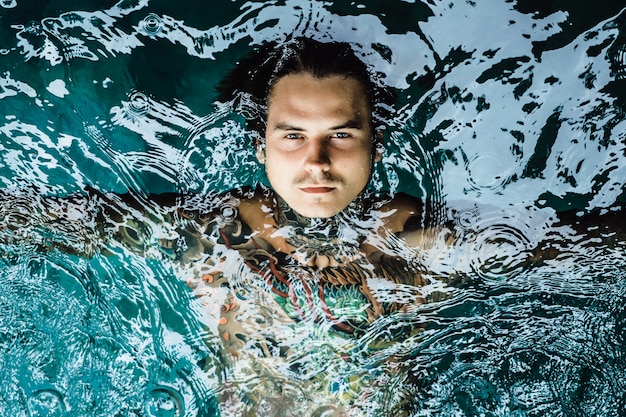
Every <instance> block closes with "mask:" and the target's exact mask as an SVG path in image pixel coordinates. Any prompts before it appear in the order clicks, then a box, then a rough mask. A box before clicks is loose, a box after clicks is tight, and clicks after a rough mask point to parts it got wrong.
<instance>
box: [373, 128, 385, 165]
mask: <svg viewBox="0 0 626 417" xmlns="http://www.w3.org/2000/svg"><path fill="white" fill-rule="evenodd" d="M373 145H374V162H380V160H381V159H383V152H384V150H385V147H384V146H383V131H382V130H380V129H376V131H375V132H374V143H373Z"/></svg>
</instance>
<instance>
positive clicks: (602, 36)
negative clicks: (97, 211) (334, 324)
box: [0, 0, 626, 416]
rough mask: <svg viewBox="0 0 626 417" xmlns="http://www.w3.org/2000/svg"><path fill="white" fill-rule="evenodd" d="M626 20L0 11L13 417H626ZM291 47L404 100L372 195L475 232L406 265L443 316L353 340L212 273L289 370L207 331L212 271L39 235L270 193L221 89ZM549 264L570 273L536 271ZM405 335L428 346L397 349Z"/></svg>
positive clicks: (112, 8) (313, 9) (5, 329)
mask: <svg viewBox="0 0 626 417" xmlns="http://www.w3.org/2000/svg"><path fill="white" fill-rule="evenodd" d="M625 8H626V3H625V2H623V1H615V0H613V1H609V0H603V1H595V2H585V1H521V0H520V1H505V0H494V1H490V2H486V1H483V2H478V1H461V0H453V1H446V2H440V1H424V2H410V1H401V0H396V1H388V2H363V3H358V2H348V1H339V2H323V1H309V2H307V1H289V0H286V1H257V2H243V1H231V0H220V1H214V2H208V1H205V2H201V1H176V2H172V1H147V0H144V1H140V0H137V1H120V2H114V1H108V2H102V1H99V2H95V1H80V2H76V1H72V2H70V1H37V2H35V1H25V0H0V27H1V30H0V69H1V71H0V109H1V110H0V155H1V156H2V157H1V158H0V186H1V188H2V189H3V190H8V191H6V192H5V193H4V194H3V195H2V198H3V206H2V213H0V214H1V216H2V226H3V229H2V233H3V234H2V241H1V242H0V243H1V253H2V261H1V265H2V266H1V268H0V306H1V307H2V308H1V309H0V311H2V313H0V369H1V371H0V415H3V416H214V415H215V416H216V415H223V416H230V415H232V416H239V415H244V414H243V413H244V411H243V410H244V409H255V411H249V413H250V415H254V414H253V413H256V415H300V416H302V415H319V416H322V415H332V414H331V411H330V410H331V405H338V404H341V405H342V406H343V407H344V409H345V410H347V411H346V414H347V415H355V416H360V415H368V416H402V415H407V416H409V415H410V416H431V415H436V416H478V415H484V416H621V415H625V414H624V413H626V382H625V381H626V365H625V364H626V360H625V358H624V355H625V353H626V346H625V343H626V342H625V340H626V339H625V338H626V334H625V331H626V309H625V307H624V306H625V300H626V284H625V282H626V281H625V280H624V273H625V272H626V269H625V268H626V260H625V257H624V253H625V251H624V244H623V243H622V242H623V240H620V239H617V240H614V239H613V237H614V232H616V230H617V229H616V227H621V224H622V223H623V220H622V219H623V212H622V211H620V210H619V209H618V208H619V207H620V206H621V205H622V204H623V203H624V200H625V199H626V195H625V184H626V171H625V170H626V149H625V148H626V146H625V141H626V121H625V120H624V109H625V106H626V102H625V101H624V97H626V95H625V93H626V84H625V83H626V81H625V80H626V23H625V19H626V15H625V14H624V13H626V11H624V10H625ZM291 34H295V35H307V36H311V37H314V38H317V39H322V40H331V39H333V40H340V41H349V42H352V43H353V44H354V45H355V49H356V50H357V52H358V53H359V54H360V55H362V57H363V59H364V61H365V62H366V63H367V64H368V65H370V66H371V67H372V68H375V69H376V71H378V72H380V82H384V83H386V84H388V85H391V86H393V87H395V88H397V89H398V93H399V103H398V109H397V111H396V113H395V116H394V118H393V120H390V121H389V122H390V126H391V129H389V131H388V132H387V140H388V141H387V146H386V150H385V154H384V157H383V161H382V163H381V164H379V166H377V171H376V174H375V176H374V182H373V184H372V187H373V188H378V189H387V190H391V191H401V192H405V193H409V194H412V195H414V196H417V197H422V198H424V199H427V200H428V201H430V202H432V207H433V210H432V212H431V213H430V214H429V219H428V221H429V222H431V223H433V224H436V223H438V222H439V221H443V220H445V219H451V220H453V221H454V222H455V224H456V226H457V228H458V229H459V230H461V231H462V232H463V233H462V235H461V237H460V238H459V240H458V242H457V244H456V245H455V246H453V247H445V246H444V245H441V244H440V243H441V242H438V241H436V242H435V244H433V246H432V247H429V248H417V249H416V248H412V249H410V248H409V249H407V248H404V249H402V250H400V249H398V248H396V250H398V253H399V254H401V255H403V256H406V259H407V260H412V261H413V260H415V262H417V263H419V266H420V268H421V270H422V272H423V274H424V277H425V278H426V279H428V280H429V282H430V287H427V288H428V289H429V290H432V291H443V292H447V293H449V297H447V299H446V300H445V301H439V302H433V303H429V304H424V305H423V306H420V307H419V308H418V309H417V310H415V311H412V312H411V314H407V315H392V316H390V317H387V318H382V319H381V320H378V321H376V322H375V323H374V324H373V325H372V327H371V329H369V331H368V332H367V333H366V334H364V335H363V336H362V337H359V338H356V339H354V338H346V337H343V336H341V335H338V334H337V333H336V332H335V333H333V332H332V331H329V329H328V328H324V327H323V326H318V325H316V324H315V323H309V322H306V321H305V322H302V323H291V322H283V321H282V316H281V315H280V314H278V313H276V312H267V311H265V310H266V307H265V300H264V298H263V297H265V296H266V295H264V293H263V290H262V288H260V287H259V285H256V284H255V282H256V281H255V277H254V274H252V273H251V272H250V271H249V269H246V267H245V266H244V265H243V263H242V261H241V259H240V258H239V257H237V256H236V254H233V253H231V252H228V251H225V252H223V253H215V254H214V258H213V259H211V262H212V263H213V264H214V265H215V266H216V267H217V266H219V267H220V268H221V270H222V271H223V272H225V273H226V274H227V275H229V276H231V278H232V279H234V280H235V281H236V282H237V283H238V285H239V286H240V288H248V289H249V291H250V294H249V295H247V297H244V298H245V299H246V302H247V304H246V305H247V308H248V310H247V311H248V312H247V313H246V314H247V315H248V316H249V318H250V319H251V320H253V321H254V320H257V319H258V320H257V322H258V321H259V320H261V319H260V318H262V320H266V321H267V323H266V324H267V326H266V328H270V329H271V331H268V332H269V333H264V332H265V331H266V330H262V331H261V330H260V331H259V334H260V335H262V336H264V337H265V336H267V337H268V338H270V337H271V338H272V340H273V341H274V343H275V344H276V346H278V347H279V348H280V347H286V348H289V349H291V351H290V352H291V353H290V355H289V356H288V357H287V358H286V359H284V358H283V359H284V360H283V362H280V361H278V362H276V361H274V359H275V358H274V357H273V356H272V355H269V357H263V355H260V354H259V353H258V352H256V351H254V350H253V349H251V350H250V351H249V352H244V353H243V354H242V355H241V357H240V358H239V361H235V362H230V361H229V359H228V358H226V357H225V356H223V353H221V352H220V350H219V340H218V335H217V334H216V331H215V326H214V325H213V324H212V322H211V320H212V319H213V318H214V312H213V310H214V309H215V306H216V304H215V303H214V302H213V300H214V298H211V297H218V298H219V297H220V294H208V293H203V292H202V289H201V288H200V289H198V284H199V283H201V282H200V281H198V277H200V276H204V275H205V274H206V273H207V271H208V270H207V268H209V266H207V265H209V264H210V263H211V262H207V263H203V264H202V265H192V266H188V265H187V266H181V265H178V264H175V263H172V262H167V261H164V260H162V259H160V258H158V257H156V256H154V257H153V256H148V257H146V256H140V255H138V254H135V253H133V252H131V251H129V250H127V249H125V248H123V247H117V246H113V247H109V248H108V250H109V251H110V253H108V254H106V255H104V254H101V253H98V254H96V255H95V256H93V257H79V256H75V255H73V254H72V253H75V252H82V251H86V250H87V249H86V248H87V246H89V245H96V246H97V245H98V243H97V242H95V243H94V242H87V243H85V238H84V237H81V236H83V235H82V234H81V233H82V231H83V230H87V229H88V228H89V227H88V226H89V225H87V226H85V228H81V227H78V226H76V225H72V224H54V225H52V226H50V225H46V227H42V225H41V221H40V220H41V219H39V218H38V217H37V216H36V215H34V214H33V213H35V212H37V210H36V208H37V205H38V204H43V203H41V197H42V196H44V195H45V196H66V195H69V194H72V193H81V192H84V190H85V189H86V188H87V187H91V188H94V189H96V190H100V191H103V192H108V191H113V192H118V193H121V192H126V191H130V192H131V193H133V194H136V195H138V196H139V197H138V198H141V197H142V196H144V195H147V194H150V193H161V192H166V191H173V192H189V191H192V192H198V193H202V192H209V191H224V190H228V189H230V188H231V187H236V186H242V185H254V184H257V183H259V182H264V181H265V178H264V174H263V172H262V170H261V167H260V165H258V164H257V163H256V162H255V159H254V154H253V150H252V147H251V143H252V142H251V138H250V137H249V135H248V134H247V133H246V132H245V131H244V128H243V124H242V119H241V116H238V115H236V114H234V113H233V112H232V111H231V110H230V109H228V108H226V107H224V106H221V105H219V104H216V102H215V99H216V96H217V94H216V91H215V88H216V86H217V84H218V83H219V80H220V79H221V78H222V77H223V76H224V75H225V74H226V73H227V72H228V71H229V70H230V69H231V68H232V67H233V66H234V65H235V63H236V61H237V60H238V59H240V58H241V57H242V56H243V55H245V53H246V52H247V51H249V50H250V49H251V48H252V47H253V46H255V45H258V44H260V43H262V42H263V41H266V40H275V39H285V38H286V37H287V36H289V35H291ZM16 190H19V192H18V191H16ZM16 194H19V195H20V197H13V196H15V195H16ZM150 213H151V215H153V216H154V217H155V218H157V219H158V218H160V217H159V216H161V214H159V213H158V212H157V210H156V209H155V211H154V213H152V212H150ZM565 213H567V214H565ZM582 215H586V216H590V217H586V218H590V219H592V220H591V223H588V224H585V225H578V224H577V222H578V219H580V218H582V217H581V216H582ZM80 217H81V215H77V218H80ZM559 218H560V219H564V220H563V221H559ZM156 223H157V224H158V221H156ZM9 224H11V225H19V227H17V228H13V229H12V231H11V232H6V227H7V225H9ZM605 224H606V225H608V226H606V227H605ZM155 230H158V231H159V233H163V234H164V235H165V234H167V233H170V232H171V230H167V227H161V226H159V227H157V226H155ZM50 241H52V242H63V245H61V246H63V247H64V248H69V249H70V250H42V249H41V245H40V243H41V242H50ZM537 247H544V248H551V249H553V250H556V249H558V250H556V252H558V253H557V254H556V256H554V257H553V259H549V260H546V261H545V262H543V263H541V264H540V265H539V266H536V267H533V268H528V267H527V266H526V264H525V263H524V260H525V259H527V258H528V256H530V254H531V253H532V251H533V250H534V249H535V248H537ZM555 248H556V249H555ZM209 269H210V268H209ZM451 276H457V277H462V282H463V285H459V286H446V285H444V284H442V283H443V282H448V281H447V279H446V278H448V277H451ZM190 283H191V284H193V285H189V284H190ZM194 285H195V286H196V290H195V291H192V290H191V289H190V286H192V287H193V286H194ZM255 285H256V286H255ZM270 319H271V320H270ZM426 324H427V325H426ZM400 326H407V327H408V328H420V329H421V328H423V329H424V330H423V331H414V332H408V333H402V334H403V336H402V337H395V338H394V337H391V339H390V338H389V337H388V335H389V334H391V335H394V334H397V333H394V332H392V331H390V329H394V328H397V327H400ZM260 327H262V326H260ZM229 398H230V399H229ZM263 400H265V402H264V401H263ZM255 401H257V403H256V404H257V405H255V406H252V405H250V404H254V403H255ZM278 410H280V411H278ZM280 413H282V414H280ZM324 413H326V414H324Z"/></svg>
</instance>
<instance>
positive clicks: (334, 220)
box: [276, 192, 369, 257]
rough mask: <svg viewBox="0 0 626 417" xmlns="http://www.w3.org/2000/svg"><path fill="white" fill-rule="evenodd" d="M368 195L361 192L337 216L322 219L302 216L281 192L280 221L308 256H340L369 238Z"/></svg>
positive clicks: (278, 217) (350, 251)
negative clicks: (366, 236)
mask: <svg viewBox="0 0 626 417" xmlns="http://www.w3.org/2000/svg"><path fill="white" fill-rule="evenodd" d="M368 194H369V193H367V192H363V193H361V194H359V195H358V196H357V197H356V198H355V199H354V200H352V202H351V203H350V204H349V205H348V207H346V208H345V209H343V210H342V211H341V212H339V213H337V214H336V215H334V216H332V217H321V218H318V217H305V216H302V215H301V214H299V213H297V212H296V211H295V210H293V209H292V208H291V207H290V206H289V205H288V204H287V203H286V202H285V200H283V199H282V198H281V197H279V196H278V195H277V196H276V205H277V208H278V210H277V213H276V222H277V224H278V227H279V228H280V230H282V231H284V233H286V234H287V239H288V240H289V241H290V243H291V244H292V245H293V246H295V247H296V248H297V249H298V250H301V251H303V252H305V253H306V254H307V255H325V256H335V257H336V256H337V255H340V256H341V255H345V254H346V253H347V252H349V253H353V252H354V251H355V250H357V249H358V248H359V246H360V245H361V243H362V242H363V240H364V239H365V234H364V230H363V224H364V220H365V213H367V211H368V207H369V204H368V200H369V195H368Z"/></svg>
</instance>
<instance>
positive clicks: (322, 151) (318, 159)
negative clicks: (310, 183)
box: [306, 140, 330, 172]
mask: <svg viewBox="0 0 626 417" xmlns="http://www.w3.org/2000/svg"><path fill="white" fill-rule="evenodd" d="M329 168H330V155H329V152H328V144H327V143H326V141H324V140H312V141H310V142H309V144H308V149H307V155H306V169H307V171H309V172H326V171H328V169H329Z"/></svg>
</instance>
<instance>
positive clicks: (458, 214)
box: [451, 208, 480, 230]
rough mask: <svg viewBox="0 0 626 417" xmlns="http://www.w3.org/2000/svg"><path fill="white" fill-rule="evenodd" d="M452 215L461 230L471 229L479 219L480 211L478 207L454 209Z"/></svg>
mask: <svg viewBox="0 0 626 417" xmlns="http://www.w3.org/2000/svg"><path fill="white" fill-rule="evenodd" d="M451 217H452V219H453V221H454V224H455V225H456V227H457V228H459V229H461V230H471V229H472V228H473V227H474V226H475V225H476V223H477V222H478V219H479V217H480V216H479V213H478V210H477V209H476V208H470V209H463V210H458V211H456V210H455V211H453V212H452V213H451Z"/></svg>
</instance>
